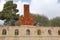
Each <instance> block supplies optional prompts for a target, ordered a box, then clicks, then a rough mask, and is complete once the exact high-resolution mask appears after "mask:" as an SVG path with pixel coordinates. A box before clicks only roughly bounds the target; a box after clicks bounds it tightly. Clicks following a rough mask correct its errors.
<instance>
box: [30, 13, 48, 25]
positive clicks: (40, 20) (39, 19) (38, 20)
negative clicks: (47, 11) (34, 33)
mask: <svg viewBox="0 0 60 40" xmlns="http://www.w3.org/2000/svg"><path fill="white" fill-rule="evenodd" d="M31 16H33V17H34V23H35V24H34V25H39V26H48V25H49V20H48V18H47V17H46V16H44V15H38V14H31Z"/></svg>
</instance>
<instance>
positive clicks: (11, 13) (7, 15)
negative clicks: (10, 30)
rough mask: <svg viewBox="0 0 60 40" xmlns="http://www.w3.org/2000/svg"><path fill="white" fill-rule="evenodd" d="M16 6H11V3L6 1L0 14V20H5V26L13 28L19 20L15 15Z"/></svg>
mask: <svg viewBox="0 0 60 40" xmlns="http://www.w3.org/2000/svg"><path fill="white" fill-rule="evenodd" d="M16 8H17V5H16V4H13V1H7V2H6V3H5V4H4V7H3V10H2V11H1V12H0V19H1V20H6V21H5V25H10V26H14V25H15V22H17V21H18V20H19V15H17V14H16V13H17V12H18V9H16Z"/></svg>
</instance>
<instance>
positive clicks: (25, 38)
mask: <svg viewBox="0 0 60 40" xmlns="http://www.w3.org/2000/svg"><path fill="white" fill-rule="evenodd" d="M3 29H6V31H7V34H6V35H2V30H3ZM16 29H18V30H19V35H15V30H16ZM27 29H29V30H30V35H27V34H26V30H27ZM37 30H40V31H41V34H40V35H38V34H37ZM48 30H51V34H49V33H48ZM58 30H60V27H43V26H42V27H39V26H37V27H36V26H30V25H24V26H23V25H22V26H3V27H2V26H1V27H0V40H60V35H58Z"/></svg>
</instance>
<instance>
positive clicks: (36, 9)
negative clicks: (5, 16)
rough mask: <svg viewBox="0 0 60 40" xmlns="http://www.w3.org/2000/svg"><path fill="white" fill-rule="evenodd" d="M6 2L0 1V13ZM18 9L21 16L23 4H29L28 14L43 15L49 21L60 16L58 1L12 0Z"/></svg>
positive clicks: (4, 0) (59, 3) (59, 1)
mask: <svg viewBox="0 0 60 40" xmlns="http://www.w3.org/2000/svg"><path fill="white" fill-rule="evenodd" d="M6 1H7V0H0V11H2V9H3V6H4V4H5V3H6ZM14 3H16V4H17V9H19V12H18V13H19V14H20V15H22V14H23V3H29V5H30V13H34V14H40V15H45V16H47V17H48V18H49V19H52V18H54V17H56V16H60V0H14Z"/></svg>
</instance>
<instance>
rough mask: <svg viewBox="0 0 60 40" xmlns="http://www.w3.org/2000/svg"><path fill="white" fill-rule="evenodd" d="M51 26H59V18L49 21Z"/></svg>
mask: <svg viewBox="0 0 60 40" xmlns="http://www.w3.org/2000/svg"><path fill="white" fill-rule="evenodd" d="M50 23H51V26H60V17H56V18H53V19H51V20H50Z"/></svg>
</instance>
